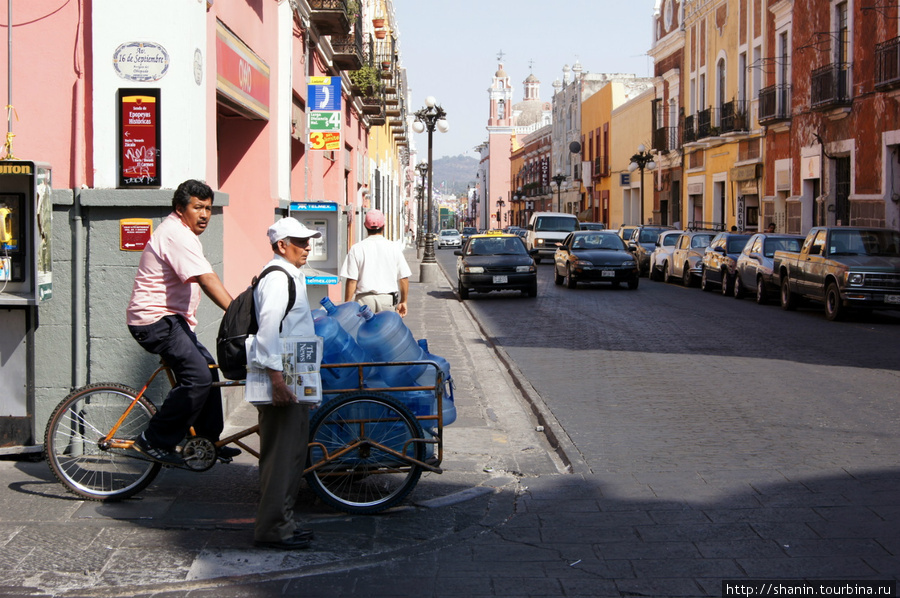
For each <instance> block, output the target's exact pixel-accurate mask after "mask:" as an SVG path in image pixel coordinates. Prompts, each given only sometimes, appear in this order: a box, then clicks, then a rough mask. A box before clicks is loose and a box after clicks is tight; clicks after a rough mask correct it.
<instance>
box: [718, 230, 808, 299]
mask: <svg viewBox="0 0 900 598" xmlns="http://www.w3.org/2000/svg"><path fill="white" fill-rule="evenodd" d="M803 238H804V237H802V236H801V235H784V234H775V233H756V234H755V235H753V236H752V237H750V240H749V241H747V245H745V246H744V250H743V251H742V252H741V255H739V256H738V259H737V265H736V266H735V277H734V296H735V297H736V298H737V299H741V298H742V297H743V296H744V295H746V294H747V293H748V292H749V291H750V290H751V289H755V293H756V302H757V303H759V304H760V305H763V304H764V303H768V301H769V297H770V296H771V295H772V294H774V293H775V292H777V291H778V282H777V280H775V278H774V277H773V275H772V265H773V263H774V260H773V258H774V256H775V252H776V251H781V250H784V251H800V245H801V244H802V243H803Z"/></svg>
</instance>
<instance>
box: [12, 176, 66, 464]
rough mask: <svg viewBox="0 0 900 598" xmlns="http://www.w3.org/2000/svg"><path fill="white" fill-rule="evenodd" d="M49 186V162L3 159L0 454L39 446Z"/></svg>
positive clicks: (47, 293) (47, 282)
mask: <svg viewBox="0 0 900 598" xmlns="http://www.w3.org/2000/svg"><path fill="white" fill-rule="evenodd" d="M50 189H51V181H50V166H49V165H47V164H42V163H40V162H30V161H24V160H0V355H2V356H3V358H2V359H0V388H2V389H3V392H2V393H0V454H2V453H3V452H7V451H9V450H18V449H21V448H22V447H25V446H31V445H34V444H35V435H34V420H33V418H34V353H35V349H34V331H35V329H36V328H37V322H38V307H39V305H40V303H41V302H42V301H46V300H47V299H50V297H51V296H52V291H53V284H52V270H51V259H50V239H51V226H50V224H51V215H52V213H53V206H52V204H51V200H50ZM12 447H15V449H13V448H12Z"/></svg>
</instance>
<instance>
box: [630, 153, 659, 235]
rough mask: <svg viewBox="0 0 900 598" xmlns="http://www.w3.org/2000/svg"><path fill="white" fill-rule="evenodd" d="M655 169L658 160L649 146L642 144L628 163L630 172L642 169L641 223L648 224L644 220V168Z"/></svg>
mask: <svg viewBox="0 0 900 598" xmlns="http://www.w3.org/2000/svg"><path fill="white" fill-rule="evenodd" d="M645 168H646V169H647V170H653V169H654V168H656V162H654V161H653V154H651V153H650V152H648V151H647V148H646V147H644V144H643V143H642V144H640V145H639V146H638V151H637V153H636V154H635V155H633V156H631V164H629V165H628V170H629V171H630V172H634V171H635V170H638V169H640V171H641V221H640V223H639V224H646V222H644V169H645Z"/></svg>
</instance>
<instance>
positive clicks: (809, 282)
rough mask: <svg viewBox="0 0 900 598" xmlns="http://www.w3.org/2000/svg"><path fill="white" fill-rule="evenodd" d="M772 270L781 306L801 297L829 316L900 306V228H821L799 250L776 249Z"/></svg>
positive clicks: (835, 317) (791, 306) (793, 303)
mask: <svg viewBox="0 0 900 598" xmlns="http://www.w3.org/2000/svg"><path fill="white" fill-rule="evenodd" d="M772 259H773V261H774V263H773V265H772V269H773V270H774V271H775V272H776V273H777V276H778V281H779V286H780V288H781V307H782V309H794V307H796V305H797V302H798V301H799V300H800V299H802V298H806V299H812V300H813V301H821V302H822V303H824V304H825V317H826V318H827V319H828V320H840V319H841V318H842V317H843V316H844V314H845V313H846V312H847V310H848V309H852V308H860V309H900V232H898V231H896V230H891V229H887V228H868V227H856V226H854V227H850V226H822V227H817V228H813V229H812V230H810V231H809V234H807V235H806V239H804V241H803V245H801V247H800V251H776V252H775V255H774V256H773V258H772Z"/></svg>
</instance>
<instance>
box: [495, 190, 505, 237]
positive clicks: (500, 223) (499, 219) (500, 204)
mask: <svg viewBox="0 0 900 598" xmlns="http://www.w3.org/2000/svg"><path fill="white" fill-rule="evenodd" d="M505 205H506V202H505V201H503V197H498V198H497V228H499V229H501V230H502V229H503V218H502V216H503V206H505Z"/></svg>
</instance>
